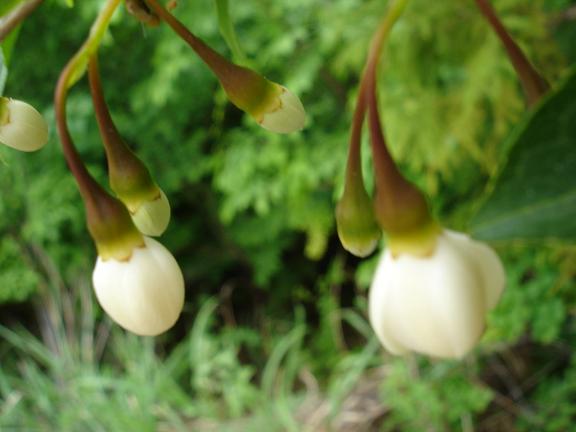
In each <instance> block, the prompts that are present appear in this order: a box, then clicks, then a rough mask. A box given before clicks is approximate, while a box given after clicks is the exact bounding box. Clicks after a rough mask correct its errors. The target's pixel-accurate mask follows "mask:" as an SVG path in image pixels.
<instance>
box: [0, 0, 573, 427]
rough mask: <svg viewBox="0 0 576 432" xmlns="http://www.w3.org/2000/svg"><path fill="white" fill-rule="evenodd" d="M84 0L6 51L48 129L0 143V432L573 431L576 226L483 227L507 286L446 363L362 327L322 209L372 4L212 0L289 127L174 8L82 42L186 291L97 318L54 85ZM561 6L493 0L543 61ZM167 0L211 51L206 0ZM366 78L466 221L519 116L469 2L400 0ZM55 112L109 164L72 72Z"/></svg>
mask: <svg viewBox="0 0 576 432" xmlns="http://www.w3.org/2000/svg"><path fill="white" fill-rule="evenodd" d="M100 3H101V2H97V1H93V2H76V5H75V6H74V7H73V8H70V7H69V6H68V5H67V4H66V2H65V1H56V0H53V1H47V2H45V3H44V4H43V6H41V7H40V8H39V9H38V11H37V12H36V13H35V14H33V15H32V16H31V17H30V18H29V19H28V20H27V21H26V23H25V24H24V26H22V28H21V29H20V32H19V35H18V40H17V42H16V45H15V46H14V48H13V50H11V59H10V71H9V76H8V80H7V83H6V88H5V90H4V94H6V95H9V96H11V97H14V98H18V99H23V100H26V101H28V102H29V103H32V104H33V105H34V106H36V107H38V108H39V109H40V110H41V111H42V112H43V113H44V114H45V116H46V117H47V118H48V119H49V121H50V124H51V125H52V127H51V139H50V142H49V144H48V145H47V146H46V148H44V149H43V150H42V151H40V152H38V153H34V154H20V153H18V152H14V151H12V150H10V149H8V148H5V147H2V148H0V194H1V195H0V302H1V304H0V324H1V325H0V397H1V399H2V400H1V402H0V429H2V430H6V431H10V430H46V431H54V430H57V431H188V430H199V431H210V430H218V431H275V430H278V431H284V430H288V431H320V430H338V431H364V430H400V431H451V430H465V431H472V430H478V431H512V430H520V431H571V430H576V427H575V426H574V424H575V423H574V421H575V420H576V406H575V405H574V404H573V401H574V400H576V355H575V351H574V346H575V344H576V319H575V318H576V286H575V284H576V279H575V274H576V249H575V248H574V246H573V245H574V243H573V242H572V243H571V244H570V243H567V242H543V241H541V240H537V241H532V242H529V243H526V242H517V241H507V240H503V241H500V242H498V243H495V246H496V247H497V248H498V251H499V252H500V254H501V256H502V257H503V259H504V261H505V265H506V268H507V273H508V274H507V277H508V285H507V289H506V292H505V294H504V297H503V299H502V302H501V304H500V305H499V306H498V308H497V309H496V310H495V311H494V312H493V313H492V314H491V316H490V318H489V324H488V331H487V333H486V335H485V337H484V339H483V341H482V343H481V344H480V346H479V347H478V348H477V349H476V350H475V352H474V353H473V354H471V355H470V356H468V357H467V358H466V359H465V360H464V361H461V362H452V361H435V360H428V359H425V358H422V357H419V356H413V357H407V358H394V357H392V356H390V355H388V354H386V353H384V352H383V351H382V350H381V348H380V346H379V344H378V343H377V341H376V339H375V337H374V335H373V334H372V331H371V330H370V328H369V326H368V323H367V320H366V290H367V288H368V286H369V283H370V279H371V275H372V271H373V268H374V266H375V262H376V259H377V256H374V257H371V258H368V259H366V260H358V259H356V258H353V257H352V256H350V255H348V254H347V253H346V252H345V251H344V250H343V249H342V248H341V247H340V245H339V242H338V239H337V237H336V235H335V226H334V218H333V208H334V204H335V201H336V200H337V198H338V197H339V195H340V192H341V188H342V181H343V174H344V164H345V158H346V150H347V149H346V147H347V141H348V127H349V124H350V117H351V112H352V106H353V101H354V98H355V92H356V89H357V84H358V77H359V74H360V72H361V70H362V67H363V61H364V59H365V56H366V49H367V45H368V41H369V38H370V36H371V34H372V31H373V30H374V28H375V26H376V24H377V21H378V17H379V16H381V14H382V12H383V11H384V9H385V7H386V2H385V1H381V0H331V1H330V2H326V1H319V0H252V1H243V2H231V14H232V17H233V21H234V25H235V27H236V30H237V33H238V37H239V41H240V45H241V47H242V49H243V51H244V54H245V56H246V58H247V59H248V60H247V61H248V62H249V64H250V65H251V66H252V67H254V68H256V69H257V70H259V71H261V72H262V73H264V74H265V75H266V76H268V77H269V78H270V79H272V80H274V81H276V82H280V83H283V84H284V85H286V86H287V87H288V88H290V89H291V90H292V91H293V92H294V93H296V94H299V95H300V96H301V98H302V100H303V102H304V104H305V106H306V108H307V112H308V115H309V119H308V123H307V127H306V129H305V130H304V131H303V132H301V133H297V134H293V135H289V136H279V135H274V134H271V133H268V132H266V131H264V130H262V129H260V128H259V127H258V126H257V125H255V124H254V123H253V121H252V120H251V119H249V118H246V117H245V116H243V115H242V113H240V112H239V111H238V110H237V109H235V108H234V107H232V106H231V105H229V104H228V103H227V100H226V99H225V97H224V94H223V92H222V91H221V90H220V89H219V88H218V86H217V82H216V81H215V79H214V78H213V76H212V75H211V74H210V73H209V71H208V70H207V69H206V67H205V66H204V65H203V64H202V63H201V62H200V61H199V60H198V59H197V58H196V57H195V56H194V54H193V53H192V52H191V51H190V50H189V48H188V47H187V46H186V45H185V44H184V43H183V42H182V41H181V40H179V39H178V38H177V37H175V36H174V35H173V34H172V33H171V32H170V30H169V28H167V27H166V26H161V27H159V28H155V29H151V28H144V27H142V26H141V25H140V24H139V23H138V22H137V21H136V20H134V19H133V18H132V17H130V16H128V15H127V14H126V13H125V12H122V13H121V14H119V16H118V17H117V19H116V20H115V21H114V23H113V25H112V27H111V30H110V32H109V33H108V35H107V37H106V39H105V44H104V46H103V47H102V48H101V68H102V74H103V82H104V87H105V91H106V94H107V97H108V99H109V102H110V105H111V109H112V111H113V115H114V117H115V119H116V120H117V123H118V126H119V128H120V130H121V131H122V132H123V134H124V136H125V137H126V138H127V139H128V140H129V142H130V143H132V145H133V146H134V148H135V149H136V150H137V151H138V153H139V155H140V156H141V157H142V158H143V159H144V160H145V161H146V162H147V164H148V165H149V167H150V169H151V171H152V172H153V174H154V176H155V178H156V180H157V181H158V183H159V184H160V186H161V187H162V188H163V189H164V191H165V192H166V194H167V195H168V196H169V199H170V202H171V205H172V208H173V219H172V222H171V225H170V227H169V229H168V231H167V233H166V234H165V235H164V236H163V238H162V242H163V243H164V244H165V245H166V246H167V247H168V248H169V249H170V250H171V251H172V252H173V253H174V254H175V256H176V258H177V259H178V262H179V263H180V265H181V267H182V269H183V272H184V275H185V278H186V287H187V293H186V306H185V310H184V313H183V315H182V317H181V319H180V320H179V322H178V324H177V326H176V327H175V328H174V329H173V330H172V331H170V332H169V333H167V334H165V335H163V336H162V337H159V338H154V339H152V338H140V337H135V336H131V335H129V334H126V333H125V332H124V331H122V330H121V329H119V328H118V327H117V326H115V325H113V324H112V323H111V322H110V321H109V319H108V318H106V317H105V316H104V315H103V313H102V311H101V310H100V309H99V307H98V306H97V303H96V302H95V300H94V296H93V294H92V289H91V285H90V275H91V271H92V267H93V264H94V260H95V249H94V246H93V244H92V241H91V240H90V238H89V236H88V233H87V230H86V228H85V225H84V211H83V208H82V206H81V205H80V201H79V195H78V192H77V189H76V186H75V184H74V181H73V178H72V176H71V175H70V174H69V173H68V172H67V169H66V167H65V163H64V159H63V157H62V154H61V150H60V147H59V144H58V141H57V137H56V134H55V128H54V126H53V118H54V115H53V106H52V95H53V90H54V86H55V82H56V79H57V77H58V74H59V72H60V70H61V68H62V67H63V65H64V64H65V62H66V61H67V59H68V58H69V57H70V56H71V55H72V54H73V53H74V52H75V50H76V49H77V47H78V46H79V45H80V43H81V41H82V40H83V39H84V37H85V35H86V33H87V31H88V29H89V26H90V23H91V20H92V19H93V18H94V16H95V14H96V12H97V10H98V8H99V6H100ZM571 3H574V2H572V1H570V0H554V1H545V0H533V1H530V2H527V1H522V0H498V1H494V4H495V6H496V7H497V9H498V11H499V12H500V14H501V16H502V19H503V20H504V22H505V24H506V25H507V26H508V28H509V30H510V32H511V33H512V34H513V35H514V37H515V38H517V40H518V42H519V43H520V45H522V47H524V48H525V49H526V51H527V53H528V54H529V57H530V58H531V59H533V61H534V63H535V64H536V65H537V67H538V69H539V70H541V71H542V72H543V75H545V76H546V77H547V78H549V80H550V81H551V82H552V83H557V82H559V81H560V80H561V79H563V78H564V77H566V76H567V75H568V72H569V69H570V66H571V65H572V64H573V63H574V61H575V60H576V45H575V44H574V40H576V30H575V29H576V26H575V25H574V12H573V11H574V8H575V7H576V6H574V5H573V4H571ZM567 11H572V12H571V13H570V12H567ZM175 13H176V14H177V16H178V17H180V18H181V19H182V20H183V21H184V22H185V23H186V24H187V25H188V26H189V27H190V28H191V29H192V30H193V31H194V32H195V33H197V34H198V35H199V36H201V37H202V38H204V39H205V40H206V41H207V42H208V43H210V44H211V45H212V46H213V47H215V48H217V49H218V50H219V51H220V52H223V53H226V54H227V55H229V51H228V48H227V47H226V45H225V43H224V40H223V38H222V37H221V35H220V34H219V27H218V21H217V17H216V11H215V9H214V2H213V1H211V0H189V1H184V0H181V1H180V2H179V6H178V8H177V9H176V10H175ZM6 54H9V53H8V52H7V51H6ZM381 95H382V97H381V100H382V110H383V118H384V124H385V126H386V129H387V130H386V132H387V135H388V138H389V142H390V145H391V147H392V150H393V153H394V155H395V156H396V157H397V160H399V162H400V164H401V166H402V169H403V170H404V172H405V173H406V174H407V175H408V176H410V177H411V178H412V179H414V181H416V182H417V183H418V184H419V185H420V186H421V187H422V188H423V189H424V190H425V191H426V192H427V193H428V195H429V196H430V200H431V202H432V204H433V206H434V209H435V212H436V214H437V215H438V217H439V218H440V219H441V220H442V221H443V222H444V224H445V225H446V226H448V227H451V228H455V229H459V230H465V229H468V227H469V225H468V221H469V220H470V217H471V216H472V215H473V214H474V213H475V211H476V209H477V208H478V206H479V205H480V203H481V201H482V200H483V198H484V196H485V190H486V185H487V184H489V183H490V182H491V181H492V179H493V178H494V176H495V174H496V173H498V172H499V171H500V170H501V169H502V166H503V163H504V162H505V160H506V156H507V151H508V147H509V146H507V145H505V142H507V141H506V138H507V137H508V136H510V135H511V134H513V133H514V132H513V131H514V130H515V128H516V127H517V124H518V123H519V122H520V121H521V119H522V118H523V116H524V115H525V113H526V108H525V105H524V102H523V97H522V94H521V90H520V87H519V84H518V82H517V79H516V76H515V74H514V72H513V70H512V68H511V66H510V65H509V62H508V60H507V58H506V56H505V54H504V52H503V50H502V48H501V46H500V45H499V42H498V41H497V39H496V38H495V37H494V36H493V34H492V33H491V32H490V30H489V27H488V26H487V24H486V23H485V22H484V21H483V20H482V19H481V16H480V14H479V13H478V11H477V10H476V8H475V5H474V2H472V1H467V2H463V1H460V0H449V1H442V2H429V1H425V0H413V1H412V2H411V4H410V6H409V8H408V9H407V11H406V14H405V16H404V17H403V18H402V19H401V21H400V22H399V23H398V26H397V27H396V28H395V30H394V31H393V33H392V36H391V40H390V43H389V46H388V48H387V51H386V55H385V61H384V63H383V67H382V69H381ZM69 118H70V126H71V130H72V134H73V135H74V137H75V139H76V142H77V144H78V146H79V148H80V150H81V153H82V155H83V156H84V158H85V160H86V162H87V163H88V165H89V167H90V170H91V172H93V173H94V174H95V175H97V176H98V178H99V179H100V180H102V182H105V161H104V156H103V152H102V149H101V144H100V142H99V136H98V133H97V126H96V122H95V120H94V118H93V113H92V107H91V101H90V97H89V92H88V90H87V86H86V84H85V83H84V82H82V83H80V84H79V85H78V86H76V87H75V88H74V90H73V91H72V94H71V99H70V101H69ZM573 143H574V141H572V144H573ZM572 152H573V151H572ZM365 153H367V152H365ZM572 154H573V153H572ZM562 156H563V155H559V157H562ZM564 157H567V156H566V155H564ZM366 169H367V172H368V173H370V164H369V160H368V159H367V160H366ZM369 175H370V174H369ZM551 175H553V174H551ZM563 181H566V180H565V179H564V178H556V179H555V182H557V184H563V183H562V182H563ZM572 208H573V207H572Z"/></svg>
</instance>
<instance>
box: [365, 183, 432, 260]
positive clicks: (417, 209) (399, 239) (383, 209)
mask: <svg viewBox="0 0 576 432" xmlns="http://www.w3.org/2000/svg"><path fill="white" fill-rule="evenodd" d="M380 186H381V188H380V189H379V190H377V193H376V199H375V203H374V210H375V214H376V219H377V220H378V223H379V225H380V227H382V229H383V230H384V232H385V233H386V235H387V237H388V246H389V248H390V249H391V251H392V254H393V255H395V256H396V255H398V254H401V253H410V254H412V255H416V256H427V255H430V254H431V253H432V252H433V251H434V248H435V247H436V238H437V236H438V234H439V233H440V231H441V228H440V225H438V223H437V222H436V221H435V220H434V218H433V217H432V215H431V214H430V210H429V208H428V203H427V202H426V198H425V197H424V195H423V194H422V192H420V190H418V188H416V187H415V186H414V185H413V184H412V183H410V182H408V181H407V180H406V179H404V178H403V177H402V176H401V175H400V174H399V173H398V174H397V175H394V176H390V178H388V179H387V182H381V183H380ZM377 187H378V186H377Z"/></svg>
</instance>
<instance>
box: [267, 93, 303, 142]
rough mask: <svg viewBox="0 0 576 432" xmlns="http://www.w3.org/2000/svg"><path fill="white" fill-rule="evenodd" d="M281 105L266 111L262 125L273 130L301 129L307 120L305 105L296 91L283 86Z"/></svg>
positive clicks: (294, 130)
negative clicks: (293, 91)
mask: <svg viewBox="0 0 576 432" xmlns="http://www.w3.org/2000/svg"><path fill="white" fill-rule="evenodd" d="M281 88H282V93H281V94H280V96H279V99H280V101H279V102H280V105H279V107H278V108H277V109H275V110H274V111H270V112H267V113H264V115H263V117H262V120H261V121H260V126H262V127H263V128H264V129H268V130H270V131H272V132H278V133H290V132H296V131H299V130H301V129H302V128H303V127H304V122H305V121H306V111H305V110H304V105H302V102H301V101H300V99H299V98H298V96H296V95H295V94H294V93H292V92H290V91H289V90H288V89H287V88H285V87H281Z"/></svg>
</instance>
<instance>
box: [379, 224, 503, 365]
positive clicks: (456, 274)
mask: <svg viewBox="0 0 576 432" xmlns="http://www.w3.org/2000/svg"><path fill="white" fill-rule="evenodd" d="M504 284H505V274H504V268H503V266H502V263H501V261H500V259H499V258H498V256H497V255H496V253H495V252H494V251H493V250H492V249H490V248H489V247H488V246H486V245H485V244H483V243H480V242H477V241H474V240H471V239H470V238H469V237H468V236H466V235H464V234H461V233H457V232H453V231H448V230H443V231H442V232H441V234H439V235H438V238H437V240H436V247H435V249H434V251H433V253H432V254H431V255H429V256H426V257H421V256H415V255H412V254H409V253H402V254H399V255H398V256H395V255H393V254H392V253H391V251H390V250H389V249H387V250H385V251H384V253H383V254H382V258H381V259H380V263H379V264H378V267H377V269H376V274H375V276H374V280H373V282H372V286H371V288H370V296H369V304H368V306H369V316H370V323H371V324H372V327H373V328H374V331H375V332H376V334H377V336H378V338H379V339H380V342H381V343H382V344H383V345H384V347H385V348H386V349H387V350H388V351H390V352H391V353H393V354H405V353H407V352H409V351H414V352H418V353H422V354H426V355H430V356H433V357H441V358H461V357H463V356H464V355H466V353H468V352H469V351H470V350H471V349H472V348H473V347H474V345H475V344H476V343H477V342H478V340H479V339H480V336H481V335H482V333H483V332H484V328H485V324H486V313H487V312H488V311H489V310H491V309H492V308H494V307H495V306H496V304H497V302H498V300H499V298H500V295H501V294H502V291H503V289H504Z"/></svg>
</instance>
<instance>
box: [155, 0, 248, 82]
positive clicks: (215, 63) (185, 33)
mask: <svg viewBox="0 0 576 432" xmlns="http://www.w3.org/2000/svg"><path fill="white" fill-rule="evenodd" d="M146 2H147V4H148V7H150V9H151V10H153V11H154V13H155V14H156V15H158V16H159V17H160V18H161V19H162V20H164V21H165V22H166V23H167V24H168V25H169V26H170V27H171V28H172V30H174V32H175V33H176V34H178V36H180V37H181V38H182V39H183V40H184V41H185V42H186V43H187V44H188V45H190V47H191V48H192V49H193V50H194V52H195V53H196V54H197V55H198V56H199V57H200V58H201V59H202V60H203V61H204V63H206V65H207V66H208V67H209V68H210V70H212V72H213V73H214V74H215V75H216V76H217V77H218V79H219V80H220V83H221V84H222V86H223V87H224V89H229V88H235V87H239V86H242V85H243V84H244V81H243V80H242V78H244V77H245V76H246V74H250V75H251V74H254V72H252V71H250V70H249V69H246V68H244V67H241V66H238V65H235V64H234V63H232V62H230V61H229V60H228V59H226V58H225V57H223V56H222V55H220V54H219V53H218V52H216V51H214V50H213V49H212V48H210V47H209V46H208V45H207V44H206V43H205V42H204V41H203V40H202V39H200V38H198V37H196V36H195V35H194V34H193V33H192V32H191V31H190V30H188V29H187V28H186V26H184V24H182V23H181V22H180V21H178V19H177V18H176V17H175V16H174V15H172V14H171V13H170V12H168V10H166V9H165V8H164V7H163V6H162V5H161V4H160V2H159V1H158V0H146Z"/></svg>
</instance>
